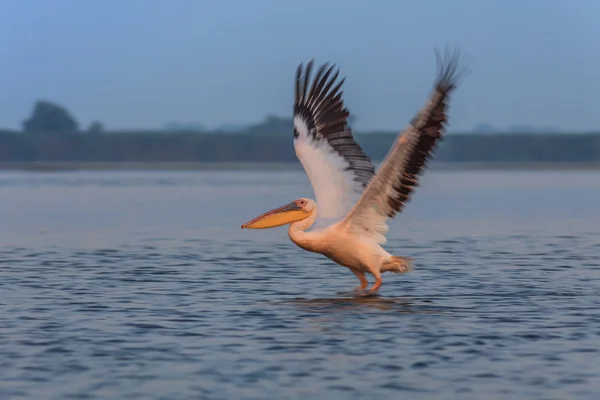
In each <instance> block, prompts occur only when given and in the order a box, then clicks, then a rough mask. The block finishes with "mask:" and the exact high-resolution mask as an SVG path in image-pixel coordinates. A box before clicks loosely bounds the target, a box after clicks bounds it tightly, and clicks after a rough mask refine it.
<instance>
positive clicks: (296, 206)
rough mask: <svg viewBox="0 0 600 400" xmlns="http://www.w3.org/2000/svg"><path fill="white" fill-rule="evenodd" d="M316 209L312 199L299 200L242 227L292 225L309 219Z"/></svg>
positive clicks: (257, 227)
mask: <svg viewBox="0 0 600 400" xmlns="http://www.w3.org/2000/svg"><path fill="white" fill-rule="evenodd" d="M314 209H315V202H314V201H312V200H311V199H304V198H302V199H297V200H294V201H292V202H291V203H289V204H286V205H285V206H281V207H279V208H275V209H273V210H271V211H268V212H266V213H264V214H262V215H259V216H258V217H256V218H254V219H253V220H252V221H248V222H246V223H245V224H244V225H242V229H267V228H275V227H276V226H281V225H286V224H291V223H292V222H297V221H302V220H303V219H306V218H308V217H309V216H310V215H311V214H312V213H313V211H314Z"/></svg>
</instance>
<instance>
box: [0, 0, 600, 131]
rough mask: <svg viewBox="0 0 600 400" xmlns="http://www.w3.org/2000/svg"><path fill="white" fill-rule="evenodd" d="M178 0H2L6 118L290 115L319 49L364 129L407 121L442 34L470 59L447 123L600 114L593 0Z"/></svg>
mask: <svg viewBox="0 0 600 400" xmlns="http://www.w3.org/2000/svg"><path fill="white" fill-rule="evenodd" d="M57 4H60V5H61V6H60V7H57ZM173 4H175V3H171V4H170V3H167V2H164V1H160V0H119V1H116V0H105V1H103V2H96V3H84V2H78V1H75V0H61V1H60V2H59V3H41V2H35V1H33V0H18V1H16V0H13V1H6V2H3V3H2V4H1V5H0V11H1V12H0V34H2V35H3V37H5V38H10V40H6V41H5V43H4V45H3V46H2V47H1V48H0V65H1V66H2V68H1V70H2V71H3V73H2V74H0V87H1V88H2V98H3V99H4V101H3V107H0V127H2V128H9V129H20V127H21V122H22V120H23V119H25V118H26V117H27V116H28V115H29V114H30V113H31V110H32V107H33V104H34V102H35V101H36V100H38V99H43V100H49V101H52V102H56V103H58V104H60V105H63V106H65V107H66V108H67V109H68V110H69V111H70V112H71V113H72V114H73V115H74V116H75V117H76V118H77V120H78V121H79V122H80V123H81V125H82V127H85V126H87V125H88V124H89V123H90V122H92V121H93V120H99V121H101V122H103V123H104V124H105V125H106V127H107V129H110V130H113V129H161V128H162V127H163V126H164V125H165V124H166V123H168V122H180V123H184V124H185V123H190V124H194V123H201V124H203V125H204V126H206V127H207V128H212V127H215V126H218V125H221V124H252V123H256V122H259V121H260V120H262V119H264V118H265V117H266V116H267V115H276V116H281V117H287V116H289V115H290V114H291V108H292V92H293V78H294V73H295V69H296V66H297V65H298V64H299V63H300V62H305V61H307V60H309V59H312V58H314V59H315V61H316V62H317V63H323V62H332V63H336V64H337V65H338V66H339V68H340V73H341V75H342V76H346V77H347V79H346V84H345V90H344V95H345V100H346V104H347V106H348V107H349V108H350V111H351V113H352V114H353V115H355V116H356V118H357V121H356V124H355V125H354V127H355V129H357V130H398V129H401V128H402V127H403V126H405V124H406V123H407V122H408V121H409V120H410V118H411V117H412V115H413V114H414V113H415V111H417V110H418V109H419V108H420V107H421V106H422V104H423V102H424V100H425V98H426V96H427V95H428V93H429V90H430V89H431V85H432V82H433V79H434V77H435V67H436V64H435V57H434V52H433V49H434V47H439V48H443V47H444V46H445V45H451V46H458V47H460V48H461V49H462V50H463V53H464V55H465V57H464V61H465V62H466V64H467V65H468V66H469V68H470V69H471V71H472V72H471V74H470V75H469V76H468V77H467V78H466V79H464V80H463V82H462V83H461V86H460V87H459V89H458V90H457V91H456V94H455V95H454V98H453V101H452V105H451V111H450V127H449V129H450V131H470V130H472V128H473V127H474V126H475V125H477V124H490V125H492V126H494V127H496V128H497V129H499V130H506V129H508V128H509V126H510V125H529V126H531V127H546V126H548V127H553V128H555V129H557V130H564V131H589V130H597V129H598V127H600V114H598V113H597V112H596V109H595V105H596V104H600V76H599V75H598V73H597V65H598V64H599V62H600V45H599V44H598V42H597V38H598V37H599V35H600V27H598V24H596V23H595V21H594V18H595V16H597V15H600V14H599V12H600V3H598V2H596V1H592V0H580V1H576V2H571V3H566V2H561V1H558V0H549V1H545V2H539V3H538V2H536V3H524V2H523V3H521V2H516V1H515V0H509V1H502V2H500V1H494V2H486V3H483V2H477V1H475V0H462V1H454V2H452V4H449V3H448V2H444V1H442V0H429V1H423V2H420V3H400V2H394V1H392V0H381V1H378V2H376V3H370V4H371V5H370V6H369V7H366V6H365V4H366V3H364V2H358V1H346V2H342V1H339V0H338V1H333V0H331V1H319V2H317V1H315V0H308V1H306V2H304V3H303V4H302V6H300V7H298V6H297V4H296V3H294V4H292V3H284V2H277V1H275V0H261V1H255V2H243V1H241V0H236V1H233V0H232V1H223V2H214V3H213V2H200V1H193V0H180V1H178V2H177V3H176V6H175V5H173Z"/></svg>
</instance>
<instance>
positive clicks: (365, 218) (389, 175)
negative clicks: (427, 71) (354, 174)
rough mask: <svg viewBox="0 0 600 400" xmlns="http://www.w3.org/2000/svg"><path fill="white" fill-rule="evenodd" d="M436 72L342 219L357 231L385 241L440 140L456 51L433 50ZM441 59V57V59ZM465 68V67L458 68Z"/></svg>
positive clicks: (453, 82) (455, 76) (452, 84)
mask: <svg viewBox="0 0 600 400" xmlns="http://www.w3.org/2000/svg"><path fill="white" fill-rule="evenodd" d="M436 56H437V59H438V66H439V68H440V70H439V74H438V77H437V80H436V83H435V88H434V92H433V94H432V95H431V97H430V99H429V101H428V102H427V103H426V104H425V106H424V107H423V108H422V109H421V111H420V112H419V113H418V114H417V115H416V116H415V117H414V118H413V120H412V121H411V123H410V125H409V126H408V127H407V128H406V129H405V130H404V131H403V132H402V133H401V134H400V135H399V136H398V139H396V142H395V143H394V146H393V147H392V148H391V149H390V151H389V153H388V154H387V156H386V158H385V159H384V161H383V163H382V165H381V167H380V169H379V171H378V173H377V175H376V176H375V177H374V178H373V179H372V180H371V182H370V184H369V186H368V187H367V188H366V189H365V190H364V192H363V194H362V196H361V198H360V199H359V200H358V202H357V203H356V205H355V206H354V207H353V209H352V210H351V211H350V212H349V213H348V215H347V216H346V217H345V218H344V220H343V221H342V222H341V224H343V225H344V226H345V227H347V228H348V229H352V230H354V231H355V232H356V233H357V234H366V235H368V236H370V237H371V238H373V239H374V240H375V241H377V242H378V243H385V241H386V239H385V234H386V233H387V230H388V226H387V219H388V218H393V217H394V216H395V215H396V214H397V213H399V212H401V211H402V210H403V208H404V206H405V205H406V203H407V202H408V201H409V200H410V198H411V195H412V193H413V191H414V189H415V188H416V187H417V186H418V185H419V175H420V173H421V172H422V171H423V169H424V168H425V167H426V165H427V160H428V158H429V157H430V156H431V154H432V153H433V151H434V150H435V147H436V145H437V143H438V142H439V141H440V140H442V134H443V130H444V125H445V123H446V121H447V112H448V101H449V99H450V94H451V93H452V91H453V90H454V89H455V87H456V81H457V79H458V77H459V75H460V73H457V64H458V56H459V54H458V52H457V51H455V52H454V53H453V54H452V55H451V56H449V59H448V53H447V54H446V56H447V57H446V58H445V59H444V60H441V59H440V57H439V53H437V52H436ZM440 60H441V61H440ZM461 72H464V71H461Z"/></svg>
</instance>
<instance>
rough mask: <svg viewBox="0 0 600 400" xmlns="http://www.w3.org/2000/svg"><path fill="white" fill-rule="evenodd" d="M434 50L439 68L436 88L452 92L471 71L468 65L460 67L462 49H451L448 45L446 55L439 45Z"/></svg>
mask: <svg viewBox="0 0 600 400" xmlns="http://www.w3.org/2000/svg"><path fill="white" fill-rule="evenodd" d="M434 50H435V59H436V63H437V69H438V76H437V80H436V84H435V87H436V90H438V91H441V92H450V91H452V90H453V89H455V88H456V85H457V84H458V81H459V80H460V79H462V78H463V77H464V76H465V75H466V74H468V73H469V72H470V71H469V69H468V68H467V67H460V63H461V50H460V49H459V48H458V47H456V48H454V49H453V50H450V48H449V46H446V47H445V51H444V55H442V54H441V52H440V50H439V49H438V48H437V47H436V48H435V49H434Z"/></svg>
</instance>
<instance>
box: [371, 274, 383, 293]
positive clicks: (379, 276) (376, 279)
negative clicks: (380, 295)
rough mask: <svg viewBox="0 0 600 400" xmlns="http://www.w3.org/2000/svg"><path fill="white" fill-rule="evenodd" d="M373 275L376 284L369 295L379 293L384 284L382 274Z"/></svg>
mask: <svg viewBox="0 0 600 400" xmlns="http://www.w3.org/2000/svg"><path fill="white" fill-rule="evenodd" d="M373 275H374V276H375V283H374V284H373V286H372V287H371V289H369V294H374V293H377V291H378V290H379V287H380V286H381V283H382V282H383V281H382V280H381V275H380V274H373Z"/></svg>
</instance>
